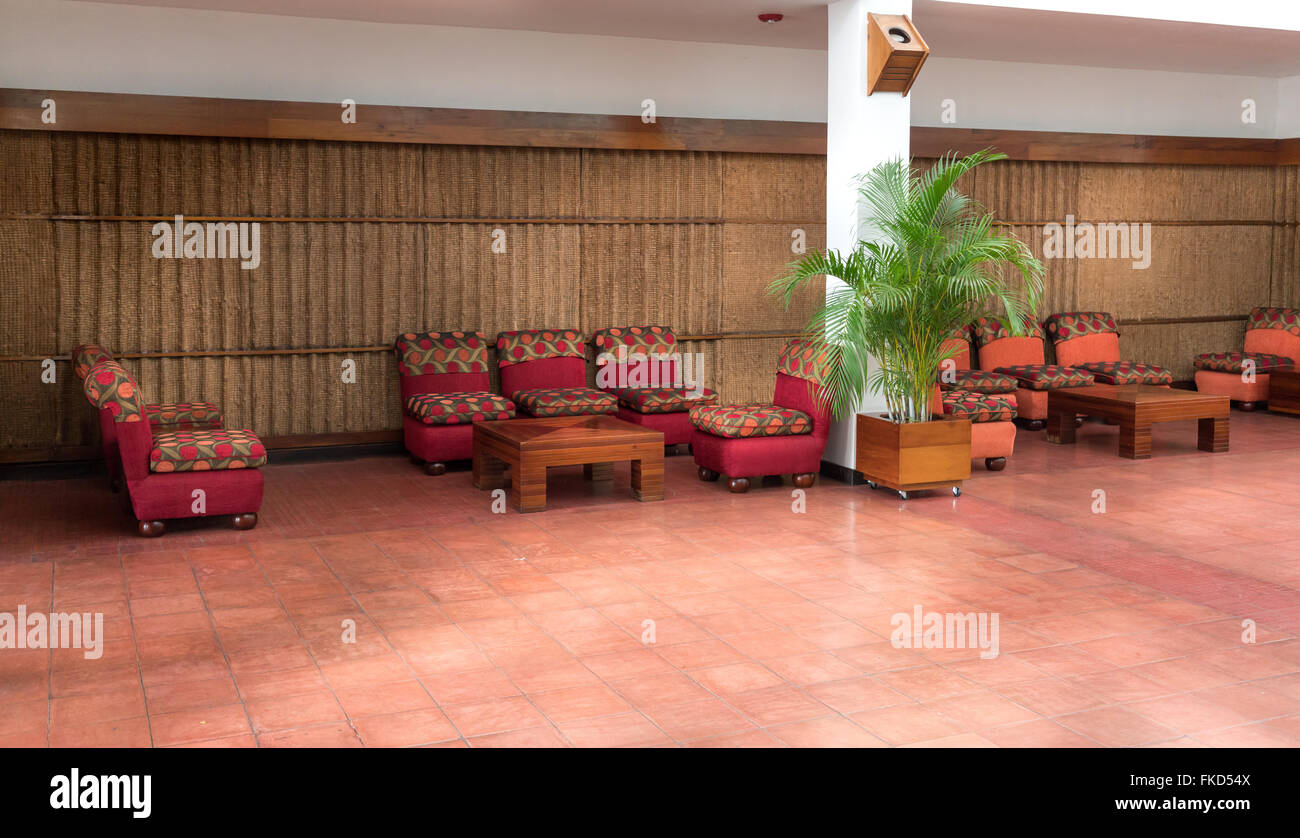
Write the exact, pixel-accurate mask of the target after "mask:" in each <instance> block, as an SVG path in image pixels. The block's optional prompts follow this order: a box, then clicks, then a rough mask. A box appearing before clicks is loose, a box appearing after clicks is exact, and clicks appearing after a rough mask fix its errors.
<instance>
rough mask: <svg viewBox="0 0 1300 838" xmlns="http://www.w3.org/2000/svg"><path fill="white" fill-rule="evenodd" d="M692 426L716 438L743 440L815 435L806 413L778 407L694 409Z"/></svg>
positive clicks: (756, 405) (753, 406)
mask: <svg viewBox="0 0 1300 838" xmlns="http://www.w3.org/2000/svg"><path fill="white" fill-rule="evenodd" d="M691 424H692V425H694V426H695V427H697V428H699V429H700V430H701V431H704V432H705V433H708V434H712V435H714V436H722V437H733V438H744V437H758V436H798V435H800V434H809V433H812V429H813V421H812V417H810V416H809V415H808V414H807V413H804V412H803V411H801V410H794V409H792V408H788V407H781V406H780V405H776V404H750V405H730V406H724V407H711V406H710V407H693V408H691Z"/></svg>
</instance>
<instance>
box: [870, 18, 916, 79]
mask: <svg viewBox="0 0 1300 838" xmlns="http://www.w3.org/2000/svg"><path fill="white" fill-rule="evenodd" d="M867 17H868V18H869V20H868V22H867V95H868V96H870V95H871V94H873V93H879V92H882V91H883V92H886V93H901V94H903V95H904V96H906V95H907V92H908V91H909V90H911V89H912V82H914V81H916V77H917V76H918V75H920V73H921V65H922V64H924V63H925V59H926V56H928V55H929V54H930V48H929V47H928V46H926V43H925V40H924V39H923V38H922V37H921V33H920V32H917V31H916V27H915V26H913V25H912V21H911V20H910V19H908V17H907V15H876V14H870V15H867Z"/></svg>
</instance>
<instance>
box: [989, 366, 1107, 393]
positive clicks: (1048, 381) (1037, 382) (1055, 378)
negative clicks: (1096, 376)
mask: <svg viewBox="0 0 1300 838" xmlns="http://www.w3.org/2000/svg"><path fill="white" fill-rule="evenodd" d="M994 372H1000V373H1005V374H1006V375H1010V376H1014V377H1015V378H1016V380H1018V381H1019V382H1020V384H1021V385H1022V386H1023V387H1025V388H1027V389H1030V390H1060V389H1061V388H1063V387H1087V386H1088V385H1089V384H1092V383H1093V379H1092V373H1090V372H1085V371H1084V370H1081V369H1077V368H1075V367H1062V366H1059V365H1057V364H1017V365H1015V366H1011V367H998V368H997V369H996V370H994Z"/></svg>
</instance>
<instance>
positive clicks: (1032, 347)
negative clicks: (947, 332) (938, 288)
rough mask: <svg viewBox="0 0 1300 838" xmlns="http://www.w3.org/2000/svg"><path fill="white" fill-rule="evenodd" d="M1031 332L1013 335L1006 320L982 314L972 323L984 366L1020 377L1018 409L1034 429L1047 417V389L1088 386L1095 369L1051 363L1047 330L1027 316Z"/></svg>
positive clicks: (1022, 417) (1037, 428) (1041, 425)
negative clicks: (1045, 338)
mask: <svg viewBox="0 0 1300 838" xmlns="http://www.w3.org/2000/svg"><path fill="white" fill-rule="evenodd" d="M1025 326H1026V328H1027V329H1029V334H1028V335H1027V336H1025V337H1018V336H1015V335H1012V334H1011V332H1010V331H1009V330H1008V329H1007V328H1006V326H1005V325H1004V324H1003V323H1002V321H1000V320H997V319H995V318H990V317H981V318H980V319H979V320H977V321H976V322H975V323H974V324H973V325H972V326H971V333H972V334H974V336H975V345H976V347H977V348H978V350H979V365H980V369H982V370H985V371H989V372H1000V373H1003V374H1004V375H1009V376H1011V377H1012V378H1015V379H1016V393H1015V395H1016V413H1017V415H1018V416H1019V417H1020V418H1021V419H1024V420H1026V421H1027V422H1028V424H1029V428H1030V430H1034V431H1037V430H1041V429H1042V427H1043V424H1044V422H1045V420H1046V419H1047V393H1048V391H1050V390H1060V389H1063V388H1065V387H1087V386H1088V385H1090V384H1092V383H1094V381H1093V377H1092V373H1090V372H1085V371H1084V370H1080V369H1075V368H1074V367H1067V366H1062V365H1060V364H1048V363H1047V362H1046V361H1047V359H1046V356H1045V355H1044V348H1043V330H1042V328H1041V327H1040V326H1039V325H1038V322H1037V321H1036V320H1033V319H1032V318H1030V319H1026V321H1025Z"/></svg>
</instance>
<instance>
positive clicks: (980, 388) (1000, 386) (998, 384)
mask: <svg viewBox="0 0 1300 838" xmlns="http://www.w3.org/2000/svg"><path fill="white" fill-rule="evenodd" d="M948 378H951V379H952V380H951V381H948V380H947V379H948ZM1017 385H1018V382H1017V380H1016V378H1015V377H1014V376H1011V375H1004V374H1003V373H1000V372H989V371H987V370H947V371H946V372H941V373H940V374H939V387H940V388H942V389H944V390H970V391H971V392H974V393H1014V392H1015V391H1016V387H1017Z"/></svg>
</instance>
